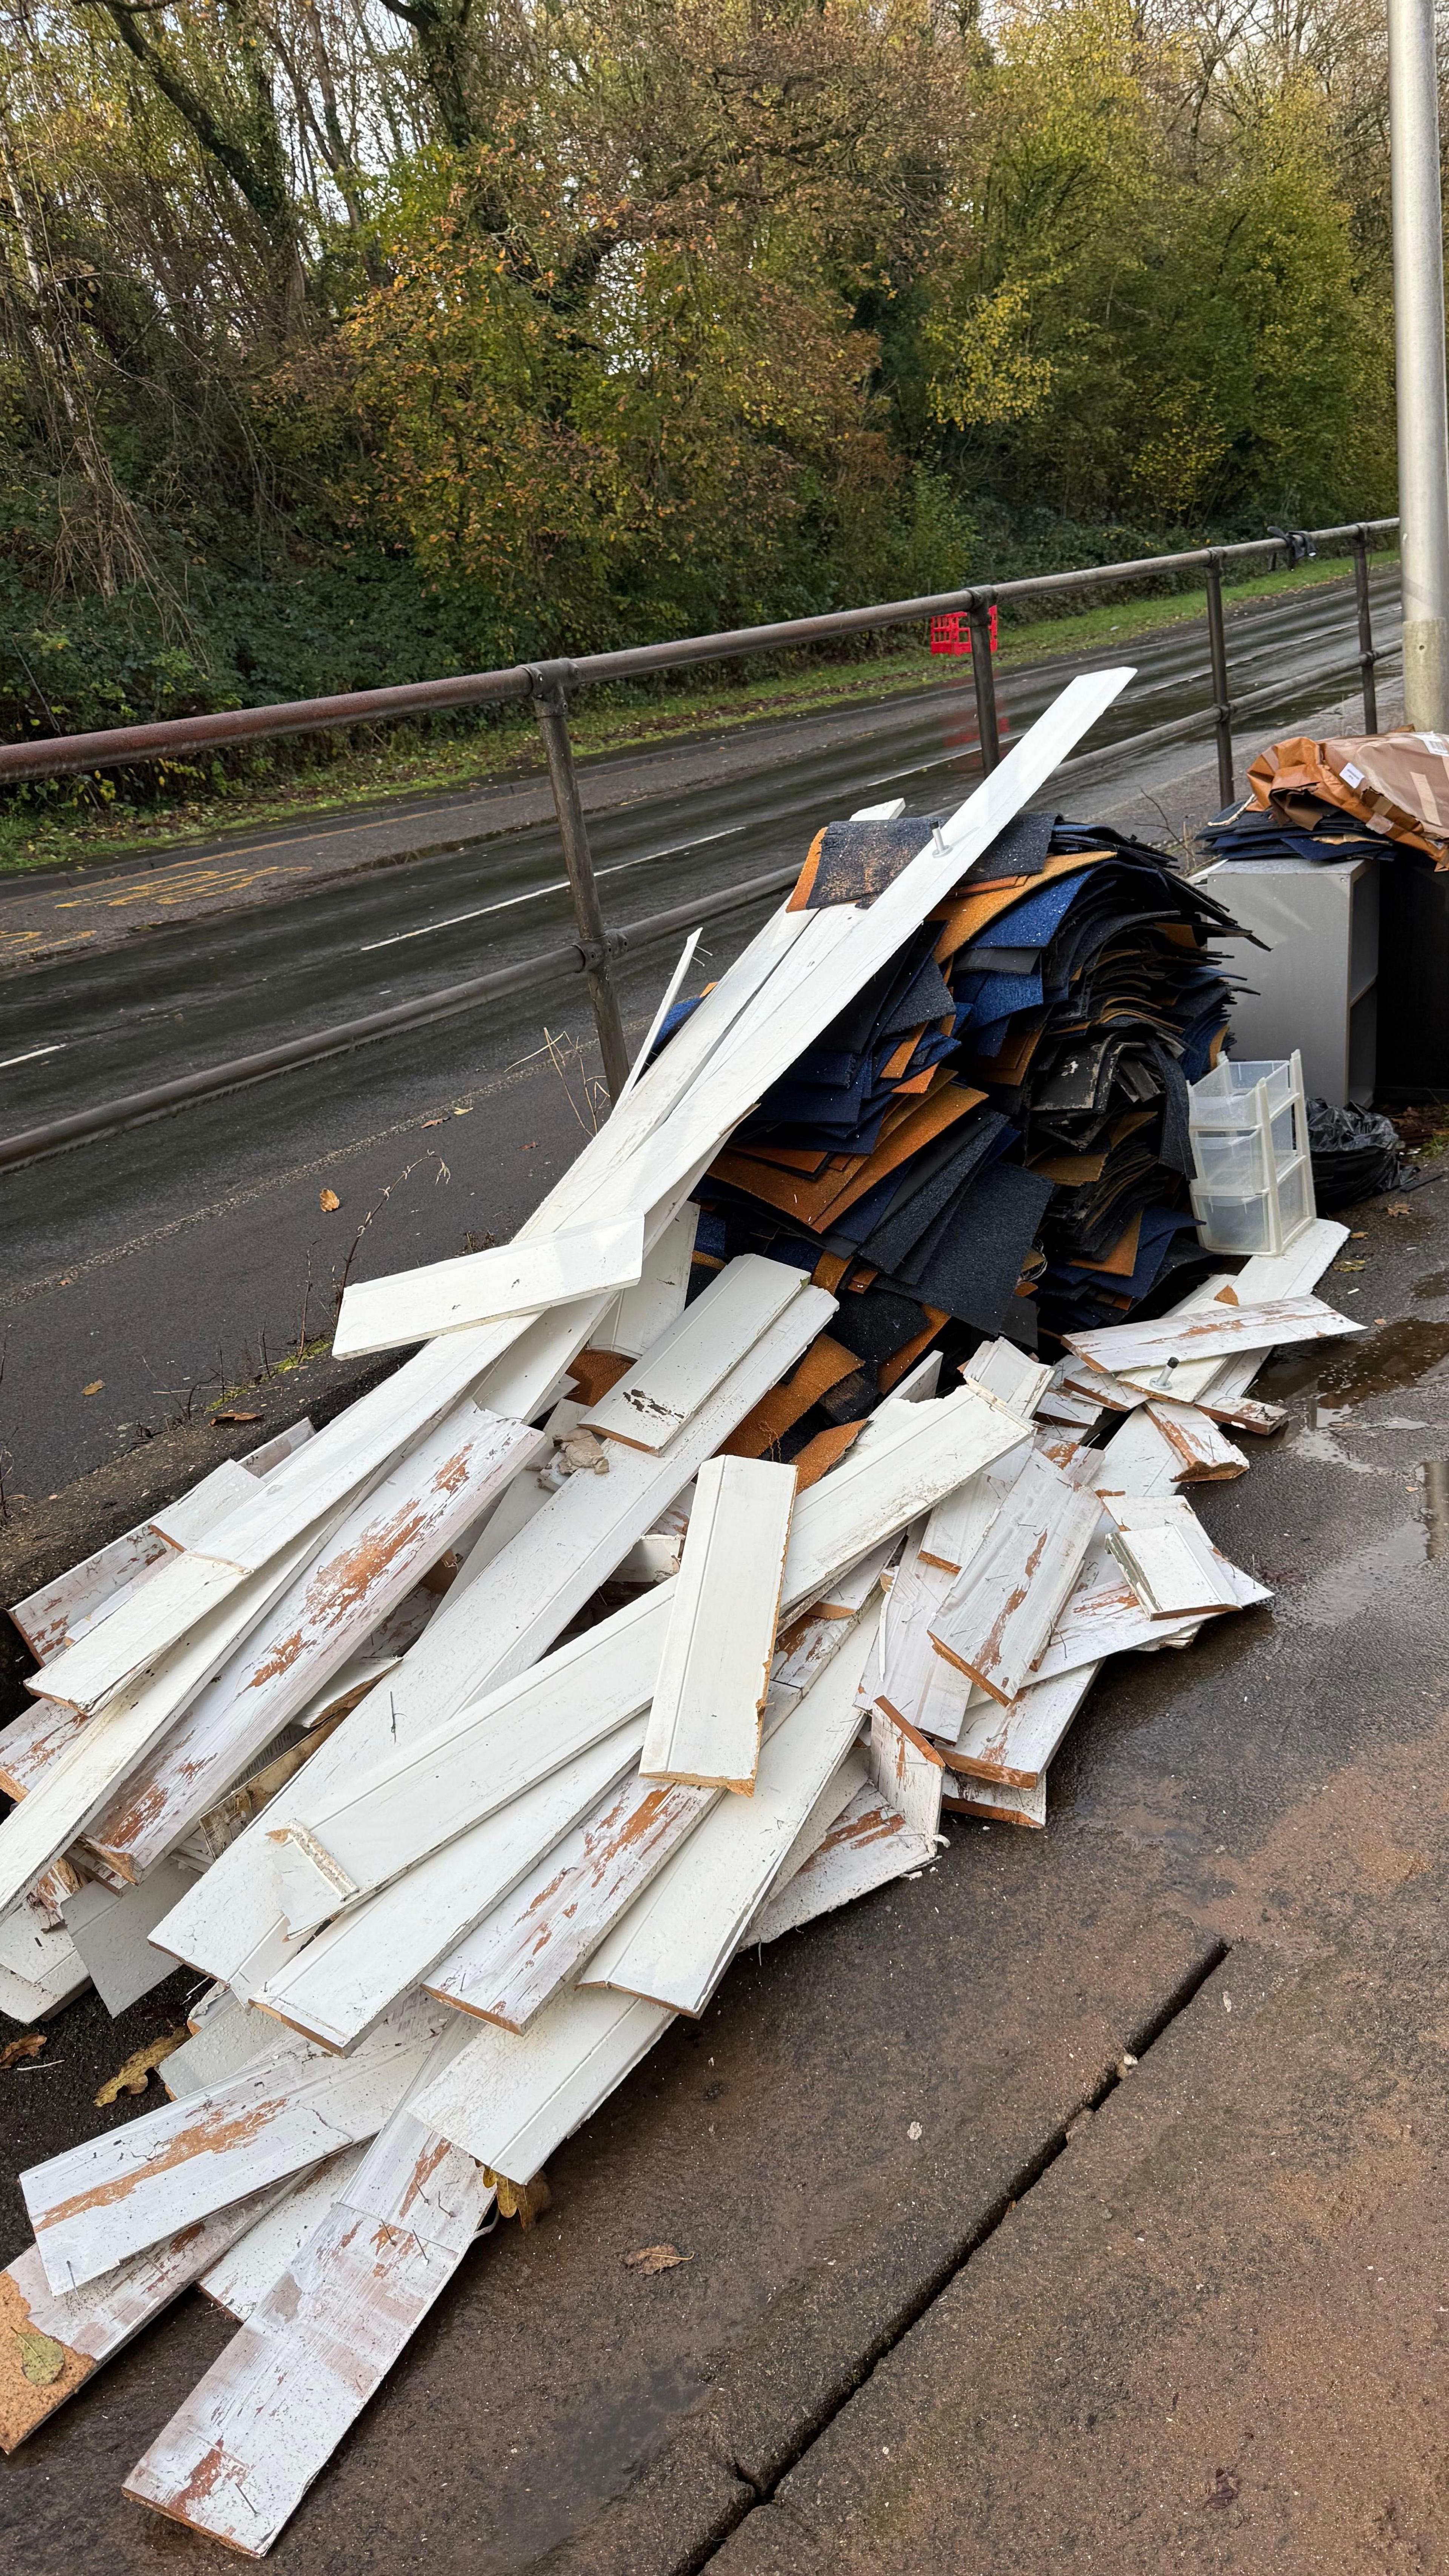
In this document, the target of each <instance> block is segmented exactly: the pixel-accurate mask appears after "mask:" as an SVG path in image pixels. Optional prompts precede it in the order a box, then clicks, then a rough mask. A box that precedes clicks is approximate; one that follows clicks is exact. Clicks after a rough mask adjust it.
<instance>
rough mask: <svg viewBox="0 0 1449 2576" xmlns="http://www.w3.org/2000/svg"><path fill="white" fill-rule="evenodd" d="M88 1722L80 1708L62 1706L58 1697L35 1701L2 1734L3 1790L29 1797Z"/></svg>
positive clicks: (0, 1779) (0, 1780) (0, 1786)
mask: <svg viewBox="0 0 1449 2576" xmlns="http://www.w3.org/2000/svg"><path fill="white" fill-rule="evenodd" d="M85 1723H86V1721H85V1719H84V1718H83V1717H82V1716H81V1714H80V1712H79V1710H78V1709H74V1708H62V1707H61V1705H60V1703H59V1701H58V1700H53V1699H35V1700H32V1701H31V1703H30V1706H29V1707H28V1708H23V1709H22V1710H21V1712H20V1715H19V1716H18V1717H14V1718H12V1719H11V1721H10V1724H9V1725H8V1726H7V1727H6V1729H5V1732H4V1734H3V1735H0V1789H4V1790H6V1791H7V1792H8V1794H9V1795H10V1796H11V1797H12V1798H28V1797H29V1795H30V1792H31V1790H32V1789H33V1788H34V1787H35V1784H36V1782H37V1780H39V1779H41V1778H42V1777H43V1776H44V1774H45V1772H46V1771H48V1770H49V1768H50V1766H51V1764H52V1763H53V1762H58V1761H59V1759H60V1756H61V1755H62V1753H64V1752H66V1751H67V1749H68V1748H69V1746H71V1745H72V1744H73V1743H74V1742H75V1739H76V1737H77V1736H78V1735H79V1733H80V1731H81V1728H82V1727H83V1726H84V1725H85Z"/></svg>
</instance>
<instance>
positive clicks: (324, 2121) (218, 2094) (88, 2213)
mask: <svg viewBox="0 0 1449 2576" xmlns="http://www.w3.org/2000/svg"><path fill="white" fill-rule="evenodd" d="M438 2010H439V2007H437V2006H436V2005H432V2006H430V2007H429V2012H428V2014H423V2013H421V2012H415V2013H413V2014H412V2015H411V2016H410V2017H409V2018H408V2019H407V2020H406V2021H405V2023H404V2025H403V2027H402V2029H401V2030H397V2029H394V2028H391V2027H389V2028H386V2029H384V2030H383V2031H382V2032H380V2033H378V2035H377V2036H376V2038H374V2039H372V2040H368V2041H365V2042H364V2043H363V2045H362V2047H361V2048H360V2049H359V2050H358V2052H357V2054H356V2055H355V2056H354V2057H348V2058H317V2057H315V2056H314V2055H312V2054H311V2052H310V2051H303V2050H301V2049H299V2048H297V2047H296V2046H295V2044H288V2043H287V2042H285V2041H284V2042H282V2043H281V2044H279V2046H278V2047H277V2048H276V2049H275V2050H274V2052H273V2053H272V2056H271V2058H270V2059H263V2060H258V2061H256V2062H254V2063H253V2064H252V2065H251V2066H250V2067H247V2068H245V2069H243V2071H242V2072H241V2073H240V2074H239V2075H233V2076H230V2077H228V2078H227V2080H226V2081H225V2082H224V2083H221V2084H218V2085H215V2086H214V2087H212V2088H211V2089H210V2090H209V2091H207V2092H205V2093H192V2094H188V2095H187V2096H186V2097H185V2098H184V2099H183V2100H182V2101H179V2102H168V2103H167V2104H165V2105H164V2107H163V2108H162V2109H160V2110H159V2111H152V2112H150V2113H148V2114H147V2115H146V2116H145V2117H143V2118H142V2119H139V2120H131V2121H128V2122H127V2123H126V2124H125V2126H124V2127H122V2128H119V2129H111V2130H108V2131H106V2132H105V2133H104V2134H103V2135H102V2136H100V2137H97V2138H88V2139H86V2140H84V2141H83V2142H82V2143H81V2144H80V2145H79V2146H75V2147H69V2148H67V2149H66V2150H65V2152H64V2153H63V2154H62V2155H58V2156H51V2157H49V2158H48V2159H47V2160H46V2161H45V2162H44V2163H43V2164H39V2165H32V2166H31V2167H30V2169H29V2171H28V2172H26V2173H23V2174H22V2175H21V2177H20V2188H21V2190H22V2192H23V2194H24V2196H25V2206H26V2210H27V2212H28V2214H29V2217H30V2222H31V2225H32V2226H33V2228H34V2229H35V2241H36V2244H37V2246H38V2247H39V2249H40V2258H41V2261H42V2262H43V2264H44V2265H45V2277H46V2279H47V2281H48V2282H49V2283H50V2286H51V2288H52V2289H53V2290H55V2291H58V2292H64V2291H68V2290H73V2289H76V2288H78V2287H79V2286H80V2285H81V2284H82V2283H83V2282H86V2281H93V2280H95V2279H96V2277H97V2275H98V2274H100V2273H102V2272H106V2271H109V2270H110V2269H111V2267H112V2266H113V2265H114V2264H116V2263H122V2262H124V2261H125V2260H126V2258H127V2256H128V2255H131V2254H137V2253H140V2252H141V2250H142V2249H143V2247H145V2246H147V2245H154V2244H156V2243H157V2242H159V2240H160V2239H161V2238H162V2237H165V2236H171V2235H173V2234H174V2233H175V2231H176V2229H177V2228H179V2227H186V2226H190V2225H192V2224H194V2222H195V2221H196V2220H197V2219H201V2218H207V2217H209V2216H210V2215H211V2213H212V2211H213V2210H217V2209H224V2208H225V2207H226V2205H227V2203H228V2202H229V2201H233V2200H237V2199H240V2198H241V2196H242V2195H243V2194H244V2193H248V2192H253V2191H262V2190H265V2189H266V2188H267V2186H268V2185H269V2184H272V2183H278V2182H283V2181H285V2180H286V2179H287V2178H288V2177H289V2176H290V2175H292V2174H296V2173H300V2172H301V2170H302V2168H303V2167H304V2166H305V2165H311V2164H315V2163H316V2162H317V2160H318V2158H319V2157H321V2156H324V2155H331V2154H332V2153H333V2152H334V2150H335V2149H336V2148H338V2147H344V2146H350V2145H351V2144H353V2143H354V2141H355V2140H357V2139H358V2138H367V2137H371V2136H373V2135H374V2134H375V2132H376V2131H377V2129H378V2128H379V2127H380V2126H381V2124H382V2122H383V2121H384V2120H385V2119H386V2118H387V2117H388V2115H389V2113H390V2112H391V2111H392V2110H393V2108H394V2107H395V2105H396V2104H397V2103H398V2102H399V2101H400V2100H401V2098H402V2096H403V2094H404V2093H405V2092H406V2090H407V2088H408V2086H409V2084H410V2083H411V2082H412V2079H413V2077H414V2076H415V2075H416V2073H417V2072H418V2069H419V2068H420V2066H421V2065H422V2063H423V2061H424V2059H425V2057H426V2056H427V2054H428V2051H429V2048H430V2047H431V2044H432V2040H433V2038H434V2036H435V2034H436V2029H437V2014H438ZM429 2015H430V2016H431V2018H430V2017H429Z"/></svg>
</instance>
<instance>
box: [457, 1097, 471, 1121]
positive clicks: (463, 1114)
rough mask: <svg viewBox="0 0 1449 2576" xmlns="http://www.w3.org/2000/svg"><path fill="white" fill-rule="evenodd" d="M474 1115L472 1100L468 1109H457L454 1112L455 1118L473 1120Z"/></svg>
mask: <svg viewBox="0 0 1449 2576" xmlns="http://www.w3.org/2000/svg"><path fill="white" fill-rule="evenodd" d="M472 1115H473V1104H472V1102H471V1100H470V1101H469V1103H468V1106H467V1108H466V1109H455V1110H454V1112H453V1116H454V1117H455V1118H471V1117H472Z"/></svg>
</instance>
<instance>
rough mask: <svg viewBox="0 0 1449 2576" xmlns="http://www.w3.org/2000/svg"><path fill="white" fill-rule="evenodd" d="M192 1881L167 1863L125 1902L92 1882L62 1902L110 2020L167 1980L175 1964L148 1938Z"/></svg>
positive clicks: (68, 1925)
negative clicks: (110, 2015) (111, 2016)
mask: <svg viewBox="0 0 1449 2576" xmlns="http://www.w3.org/2000/svg"><path fill="white" fill-rule="evenodd" d="M191 1878H192V1873H191V1872H190V1871H189V1870H187V1869H184V1868H183V1867H182V1865H181V1863H180V1862H179V1861H176V1860H165V1861H162V1863H161V1864H160V1867H159V1868H158V1869H156V1870H155V1871H154V1872H153V1873H152V1875H151V1876H150V1877H149V1878H148V1879H147V1880H146V1881H145V1882H144V1884H143V1885H142V1886H140V1887H128V1888H127V1889H126V1892H125V1894H124V1895H123V1896H118V1895H117V1894H116V1893H115V1891H114V1890H113V1889H111V1888H108V1887H101V1886H99V1885H98V1884H97V1882H96V1881H95V1880H94V1879H90V1880H88V1881H87V1883H86V1885H85V1886H84V1887H79V1888H77V1890H76V1892H75V1894H74V1896H69V1897H67V1898H66V1901H65V1904H64V1906H63V1907H62V1909H61V1910H62V1912H63V1914H64V1916H65V1928H66V1930H67V1932H68V1933H69V1934H70V1937H71V1939H72V1941H73V1942H74V1943H75V1947H76V1953H77V1956H78V1957H79V1959H80V1962H81V1965H82V1967H84V1968H85V1969H86V1971H87V1972H88V1974H89V1976H90V1977H91V1980H92V1982H93V1984H94V1986H95V1989H96V1992H97V1994H98V1995H99V1996H100V1999H101V2001H102V2003H103V2004H104V2005H105V2007H106V2010H107V2012H108V2013H110V2014H112V2015H113V2016H114V2015H115V2014H117V2013H123V2012H124V2011H125V2010H126V2007H127V2005H128V2004H134V2003H138V2002H139V2001H140V1998H141V1996H142V1995H149V1993H150V1991H151V1989H152V1987H153V1986H159V1985H160V1983H161V1980H162V1978H163V1977H169V1976H170V1974H171V1971H172V1969H173V1967H174V1966H175V1964H176V1963H175V1961H174V1960H173V1959H169V1958H168V1957H167V1955H166V1953H165V1951H164V1950H157V1949H154V1948H153V1947H152V1944H151V1940H150V1937H149V1936H150V1934H151V1932H152V1931H153V1930H154V1929H155V1926H156V1925H157V1924H158V1923H159V1922H160V1920H161V1917H162V1915H163V1914H169V1913H170V1911H171V1908H172V1906H173V1905H176V1904H179V1902H180V1900H181V1898H182V1897H183V1896H184V1895H185V1893H186V1891H187V1889H188V1887H189V1886H190V1884H191Z"/></svg>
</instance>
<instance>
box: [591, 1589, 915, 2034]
mask: <svg viewBox="0 0 1449 2576" xmlns="http://www.w3.org/2000/svg"><path fill="white" fill-rule="evenodd" d="M879 1617H880V1605H879V1603H878V1602H871V1603H870V1604H868V1606H867V1607H866V1608H865V1609H864V1610H863V1611H862V1612H861V1615H860V1618H859V1621H858V1622H857V1624H856V1625H855V1627H854V1628H853V1629H852V1631H851V1634H850V1637H849V1639H848V1640H847V1642H846V1644H845V1645H844V1646H843V1647H842V1648H841V1649H840V1651H839V1653H838V1654H837V1655H836V1656H835V1657H834V1658H833V1660H832V1661H831V1663H830V1664H829V1665H827V1667H826V1669H825V1671H824V1672H823V1673H822V1674H821V1676H820V1679H819V1680H818V1681H817V1682H816V1683H814V1685H813V1686H812V1688H811V1689H810V1690H808V1691H807V1692H806V1693H805V1696H804V1698H803V1699H802V1700H801V1701H800V1702H799V1704H798V1705H797V1706H796V1707H795V1708H794V1709H792V1710H791V1711H790V1712H789V1714H788V1715H787V1716H786V1717H785V1718H784V1719H783V1721H782V1722H781V1724H780V1725H779V1727H778V1728H777V1729H776V1731H775V1733H774V1734H773V1735H772V1736H771V1737H770V1739H769V1741H768V1742H767V1744H766V1745H765V1748H764V1751H763V1753H762V1754H761V1757H760V1767H759V1770H758V1772H757V1774H756V1778H755V1787H754V1793H753V1795H752V1796H751V1797H748V1798H726V1799H724V1800H723V1801H722V1802H721V1803H720V1804H719V1805H718V1806H716V1807H712V1808H711V1810H710V1812H709V1814H708V1815H707V1816H706V1817H705V1818H704V1820H703V1822H702V1824H701V1825H700V1826H699V1828H698V1830H697V1832H696V1833H694V1834H692V1835H691V1836H690V1838H689V1841H688V1842H687V1843H686V1844H685V1846H684V1848H683V1850H682V1851H678V1852H676V1853H675V1854H674V1856H673V1858H672V1859H670V1860H669V1861H667V1862H666V1863H665V1866H664V1868H663V1869H662V1870H661V1871H660V1872H659V1874H658V1876H657V1877H656V1878H655V1879H654V1880H653V1882H652V1883H651V1885H650V1886H649V1887H648V1888H647V1889H646V1890H645V1892H644V1894H643V1895H642V1896H641V1897H639V1898H638V1899H637V1900H636V1902H635V1903H634V1904H633V1905H632V1906H631V1907H630V1909H629V1912H628V1913H627V1914H626V1915H625V1916H624V1918H623V1920H622V1921H621V1922H620V1923H618V1924H617V1925H616V1926H615V1928H614V1930H613V1931H612V1932H610V1933H609V1935H608V1936H607V1938H606V1939H605V1940H604V1941H603V1942H602V1943H601V1944H600V1947H599V1948H598V1949H597V1950H596V1951H595V1953H594V1955H593V1957H592V1958H591V1959H590V1961H589V1963H588V1965H587V1967H586V1968H585V1970H584V1974H583V1978H582V1980H581V1984H586V1985H589V1986H597V1985H609V1986H614V1987H617V1988H618V1989H619V1990H620V1991H621V1992H625V1993H629V1994H635V1995H641V1996H646V1997H648V1998H649V1999H650V2000H651V2001H652V2002H655V2003H660V2004H667V2005H669V2006H670V2007H671V2008H672V2009H673V2010H675V2011H678V2012H687V2013H693V2014H698V2013H701V2012H703V2010H704V2008H705V2005H706V2004H707V2003H708V2001H709V1998H710V1996H711V1994H712V1993H713V1992H714V1989H715V1986H716V1985H717V1984H718V1982H719V1979H720V1977H721V1976H722V1975H723V1973H724V1970H725V1968H726V1967H727V1965H728V1963H729V1961H730V1959H731V1958H732V1957H733V1955H734V1952H735V1949H736V1948H737V1946H738V1943H739V1941H740V1938H741V1936H742V1934H743V1933H744V1931H745V1929H746V1927H747V1926H748V1924H749V1922H750V1919H751V1917H752V1915H753V1914H755V1913H756V1911H757V1910H758V1908H759V1906H760V1904H761V1902H762V1901H763V1898H764V1897H765V1895H766V1893H767V1891H768V1889H769V1887H770V1885H771V1883H772V1881H773V1879H774V1876H775V1874H776V1872H777V1871H778V1869H779V1867H780V1863H781V1861H782V1860H783V1859H784V1857H785V1855H786V1853H787V1852H788V1851H789V1849H790V1846H791V1844H792V1843H793V1841H794V1839H795V1837H796V1835H797V1834H798V1833H799V1831H800V1829H801V1827H802V1825H803V1824H804V1823H805V1820H806V1818H807V1817H808V1816H809V1814H810V1811H811V1808H812V1806H813V1805H814V1803H815V1800H816V1799H817V1798H818V1797H819V1795H820V1792H821V1790H822V1789H823V1787H824V1786H825V1783H826V1782H827V1780H829V1779H830V1777H831V1775H832V1773H833V1772H834V1771H835V1769H836V1767H837V1765H838V1764H839V1762H840V1761H841V1759H842V1757H843V1756H844V1754H845V1752H846V1750H847V1748H848V1747H849V1745H850V1743H851V1741H852V1740H853V1738H854V1736H855V1733H856V1731H857V1728H858V1725H859V1716H858V1712H857V1710H856V1706H855V1691H856V1685H857V1683H858V1681H859V1679H860V1676H861V1673H862V1671H863V1669H864V1666H865V1660H866V1656H867V1653H868V1652H869V1649H870V1645H871V1642H872V1639H873V1636H874V1632H875V1627H876V1623H877V1621H878V1619H879Z"/></svg>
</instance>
